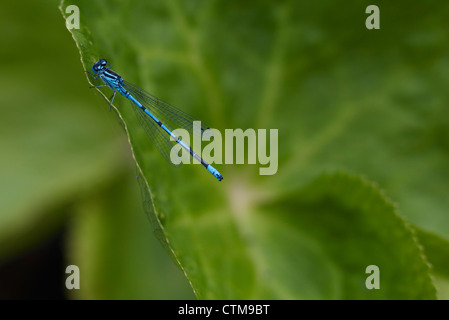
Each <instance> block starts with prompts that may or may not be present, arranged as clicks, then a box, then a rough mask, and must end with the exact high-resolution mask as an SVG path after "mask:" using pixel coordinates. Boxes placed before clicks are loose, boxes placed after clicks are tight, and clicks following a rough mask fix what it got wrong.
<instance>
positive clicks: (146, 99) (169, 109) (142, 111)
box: [89, 59, 223, 181]
mask: <svg viewBox="0 0 449 320" xmlns="http://www.w3.org/2000/svg"><path fill="white" fill-rule="evenodd" d="M111 67H112V66H111V65H110V64H109V63H108V62H107V61H106V60H105V59H100V60H98V61H97V62H96V63H95V64H94V65H93V66H92V71H93V72H94V74H91V73H89V74H90V75H91V76H93V77H94V78H95V79H98V77H100V79H101V80H102V81H103V82H104V84H102V85H98V86H94V87H93V88H99V87H106V86H107V87H109V88H111V89H112V91H113V92H114V94H113V95H112V97H111V99H110V100H111V102H110V106H112V102H113V101H114V98H115V95H116V94H117V91H118V92H119V93H121V94H122V95H123V96H124V97H125V98H128V99H129V100H130V101H131V102H132V103H134V105H136V106H137V108H135V107H133V110H134V111H135V113H136V115H137V118H138V119H139V121H140V123H141V125H142V127H143V129H144V130H145V132H146V134H147V136H148V137H149V138H150V140H151V141H152V142H153V144H154V145H155V146H156V148H157V149H158V150H159V152H160V153H161V154H162V156H163V157H164V158H165V159H166V160H168V161H169V162H170V163H171V164H173V162H172V161H171V159H170V152H171V150H172V148H173V146H174V143H178V144H179V145H180V146H181V147H182V148H184V149H185V150H186V151H187V152H189V154H190V155H191V156H192V157H193V158H195V159H196V160H198V161H199V162H200V163H201V164H202V165H203V166H204V167H205V168H206V169H207V170H208V171H209V172H210V173H212V174H213V175H214V177H215V178H217V179H218V181H221V180H223V176H222V175H221V174H220V172H218V171H217V169H215V168H214V167H212V166H211V165H210V164H208V163H207V162H206V161H204V160H203V158H201V157H200V156H199V155H198V154H196V153H195V152H194V151H193V150H192V148H191V147H190V146H188V145H187V144H185V143H184V142H183V141H182V140H181V139H180V138H179V137H178V136H176V135H175V134H174V133H173V130H174V129H177V128H182V129H186V130H188V131H189V132H194V133H195V132H196V131H198V132H200V133H201V134H203V133H205V131H206V130H208V129H210V128H209V127H208V126H206V125H204V124H203V123H201V122H199V121H196V120H195V119H194V118H193V117H191V116H190V115H188V114H187V113H185V112H183V111H181V110H179V109H177V108H175V107H173V106H171V105H169V104H168V103H166V102H164V101H162V100H160V99H158V98H156V97H154V96H152V95H151V94H149V93H147V92H145V91H144V90H142V89H140V88H138V87H137V86H135V85H133V84H131V83H129V82H126V81H124V80H123V78H122V77H121V76H119V75H118V74H117V73H115V72H114V71H112V70H111ZM198 123H200V125H198ZM195 126H196V128H195ZM170 137H171V138H172V139H173V140H170ZM173 165H174V164H173Z"/></svg>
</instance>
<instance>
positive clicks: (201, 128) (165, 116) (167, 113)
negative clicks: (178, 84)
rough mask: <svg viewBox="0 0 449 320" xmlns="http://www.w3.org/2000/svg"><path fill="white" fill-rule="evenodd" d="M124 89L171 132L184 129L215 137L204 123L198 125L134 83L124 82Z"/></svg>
mask: <svg viewBox="0 0 449 320" xmlns="http://www.w3.org/2000/svg"><path fill="white" fill-rule="evenodd" d="M123 87H124V88H125V89H126V90H128V91H129V93H131V94H132V95H133V96H134V97H135V98H136V99H137V100H139V101H140V103H142V104H143V105H144V106H145V108H147V109H148V110H149V111H150V112H151V113H152V114H154V116H155V117H156V118H158V119H159V120H160V121H161V122H162V123H163V124H164V125H165V126H166V127H167V128H169V129H170V130H171V131H173V130H174V129H178V128H182V129H185V130H187V131H188V132H189V133H190V134H201V135H203V134H206V135H210V136H211V137H212V136H213V135H212V131H211V130H209V129H210V128H209V126H207V125H206V124H205V123H203V122H201V123H200V125H198V124H199V123H197V122H196V123H194V121H199V120H196V119H195V118H194V117H192V116H190V115H189V114H187V113H185V112H184V111H181V110H179V109H178V108H176V107H174V106H172V105H170V104H168V103H166V102H164V101H162V100H160V99H158V98H157V97H155V96H153V95H151V94H149V93H148V92H145V91H144V90H142V89H141V88H139V87H137V86H135V85H133V84H132V83H129V82H126V81H124V85H123ZM139 111H140V110H139Z"/></svg>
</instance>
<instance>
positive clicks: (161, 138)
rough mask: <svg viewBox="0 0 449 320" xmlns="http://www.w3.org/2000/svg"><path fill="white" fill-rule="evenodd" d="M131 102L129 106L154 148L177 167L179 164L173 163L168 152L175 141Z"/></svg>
mask: <svg viewBox="0 0 449 320" xmlns="http://www.w3.org/2000/svg"><path fill="white" fill-rule="evenodd" d="M131 104H132V106H131V107H132V108H133V110H134V112H135V114H136V116H137V118H138V119H139V121H140V124H141V125H142V128H143V129H144V130H145V133H146V134H147V136H148V138H150V140H151V142H152V143H153V144H154V145H155V146H156V149H157V150H158V151H159V152H160V154H161V155H162V156H163V157H164V158H165V160H167V161H168V162H170V163H171V164H172V165H173V166H175V167H179V164H178V165H175V164H174V163H173V162H172V161H171V160H170V152H171V150H172V148H173V146H174V145H175V144H176V142H175V141H171V140H170V136H169V135H168V134H167V132H165V131H164V130H163V129H162V128H161V127H159V126H158V125H157V124H156V123H155V122H154V120H153V119H151V118H150V117H149V116H147V115H146V113H145V112H143V111H142V109H140V108H138V107H137V106H135V105H134V104H133V103H132V102H131Z"/></svg>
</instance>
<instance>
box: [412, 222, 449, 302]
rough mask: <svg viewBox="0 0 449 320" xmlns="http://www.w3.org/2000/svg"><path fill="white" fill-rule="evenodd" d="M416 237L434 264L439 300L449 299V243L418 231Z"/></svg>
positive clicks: (433, 271) (432, 270)
mask: <svg viewBox="0 0 449 320" xmlns="http://www.w3.org/2000/svg"><path fill="white" fill-rule="evenodd" d="M416 235H417V237H418V238H419V241H420V243H421V244H422V245H423V247H424V252H425V254H426V256H427V257H428V259H429V262H430V263H431V264H432V266H433V267H432V269H431V272H432V275H433V277H434V278H435V285H436V287H437V293H438V298H439V299H446V300H448V299H449V268H448V266H449V243H448V241H446V240H444V239H442V238H441V237H438V236H436V235H435V234H432V233H429V232H426V231H423V230H421V229H419V228H418V229H416Z"/></svg>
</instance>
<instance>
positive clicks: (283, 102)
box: [0, 0, 449, 299]
mask: <svg viewBox="0 0 449 320" xmlns="http://www.w3.org/2000/svg"><path fill="white" fill-rule="evenodd" d="M72 3H73V4H76V5H78V6H79V7H80V12H81V29H80V30H74V31H73V37H74V39H72V37H71V34H70V33H69V32H68V31H67V29H66V28H65V25H64V19H63V18H62V16H61V13H60V11H59V10H58V6H59V2H58V1H45V2H36V1H30V0H28V1H25V2H23V3H22V4H21V7H23V8H25V9H21V10H18V9H17V7H16V6H15V5H13V4H12V3H11V4H10V3H5V4H4V5H3V6H2V10H1V12H0V17H1V19H0V23H1V27H2V28H1V30H2V31H1V33H0V34H1V37H2V39H1V43H2V46H1V49H0V50H1V51H0V54H1V60H0V64H1V70H2V72H3V77H2V79H1V80H0V81H2V84H1V88H2V93H3V94H2V95H1V96H0V101H1V104H0V108H1V111H0V112H1V113H0V122H1V125H0V130H1V132H0V134H1V135H0V150H1V152H2V155H1V157H0V161H1V162H0V164H1V165H0V176H1V179H0V183H1V189H2V193H1V198H0V298H2V299H11V298H72V299H166V298H170V299H193V298H195V296H196V297H198V298H277V299H283V298H287V299H292V298H293V299H296V298H302V299H304V298H306V299H307V298H314V299H316V298H318V299H320V298H322V299H344V298H349V299H354V298H360V299H378V298H383V299H392V298H401V299H402V298H415V299H416V298H420V299H432V298H435V297H438V298H447V297H449V290H448V288H449V280H448V279H449V269H448V268H447V267H446V266H448V265H449V254H448V251H449V249H448V248H449V246H448V242H447V239H448V238H449V215H448V212H447V208H448V205H449V194H448V190H449V167H448V165H447V163H448V162H447V159H448V155H449V152H448V151H449V133H448V132H449V131H448V128H449V108H448V101H449V93H448V91H447V88H446V83H449V82H448V80H449V44H448V43H447V41H446V39H447V38H448V33H449V32H448V30H447V28H445V27H444V26H445V23H446V17H447V16H448V14H449V5H446V4H442V3H441V2H436V1H429V2H426V3H425V4H419V5H418V4H410V3H409V2H408V1H396V2H395V3H384V2H380V1H379V3H376V4H377V5H379V7H380V12H381V23H380V25H381V29H380V30H372V31H368V30H367V29H366V28H365V19H366V17H367V14H365V8H366V6H368V5H370V4H374V3H368V2H367V1H349V2H348V1H345V2H343V1H337V2H335V1H321V2H319V3H316V2H312V1H308V2H298V1H280V2H276V3H272V2H269V1H249V2H244V3H243V2H239V1H180V0H170V1H72V2H71V1H66V2H64V4H63V8H65V6H67V5H68V4H72ZM74 40H75V41H74ZM77 46H78V48H77ZM80 54H81V61H80ZM100 57H105V58H107V59H109V60H110V62H111V63H112V65H113V66H114V70H116V71H117V72H118V73H120V74H121V75H122V76H124V77H126V79H127V80H129V81H131V82H134V83H136V84H138V85H140V86H141V87H143V88H145V89H147V90H148V91H150V92H151V93H153V94H155V95H156V96H158V97H160V98H163V99H164V100H166V101H168V102H170V103H172V104H174V105H176V106H178V107H179V108H181V109H183V110H185V111H187V112H189V113H191V114H193V115H198V116H199V117H200V118H201V119H204V120H205V121H206V122H207V123H208V124H209V125H210V126H212V127H215V128H218V129H220V130H223V129H225V128H243V129H245V128H256V129H257V128H267V129H270V128H278V129H279V171H278V173H277V174H276V175H274V176H259V175H258V166H254V165H253V166H251V165H218V166H217V168H218V169H219V170H220V171H221V172H222V173H223V175H224V177H225V180H224V181H223V182H222V183H220V184H219V183H218V182H217V181H215V180H213V178H211V177H210V176H209V175H207V173H205V172H204V170H202V169H200V168H199V167H198V166H184V167H183V168H181V169H173V168H171V167H170V166H168V165H167V164H166V163H164V162H163V160H161V159H160V158H161V157H160V155H158V154H157V153H156V152H154V150H153V149H154V148H153V147H152V146H151V145H150V144H149V142H148V140H146V139H145V137H144V135H143V134H142V132H140V131H139V129H138V128H136V127H137V121H136V119H135V118H134V115H132V112H130V111H129V110H130V109H129V107H130V105H129V103H128V102H126V101H125V99H121V97H118V98H117V99H119V100H118V101H117V100H116V101H115V104H116V108H117V109H114V111H113V112H109V107H108V105H107V103H106V102H105V101H104V99H103V98H102V97H101V95H100V94H98V92H96V91H95V90H93V89H92V90H90V89H89V84H88V82H87V81H86V76H85V73H84V68H85V69H89V68H90V67H91V65H92V63H93V62H94V61H95V60H97V59H98V58H100ZM102 92H103V93H104V94H105V95H106V96H107V97H109V96H110V92H109V91H107V90H102ZM116 114H118V115H120V118H121V120H119V121H118V118H117V116H116ZM117 123H120V124H121V125H118V124H117ZM125 126H126V133H127V134H125V133H124V130H122V128H123V127H125ZM127 135H128V139H127ZM129 143H131V146H132V151H131V149H130V147H129ZM132 152H133V154H132ZM136 162H137V164H138V166H139V168H140V169H141V170H136ZM323 174H324V176H323ZM136 176H140V179H139V180H140V185H141V190H139V184H138V183H137V180H138V179H136ZM149 189H151V193H150V191H149ZM141 192H142V194H143V197H144V204H143V205H142V199H141V196H140V195H141ZM143 207H144V208H145V209H146V213H147V214H148V215H149V218H150V220H151V221H152V222H151V223H150V222H149V221H148V219H147V217H146V216H145V213H144V210H143ZM153 230H154V231H155V233H156V234H157V235H158V237H159V240H160V241H162V243H163V244H164V246H161V244H160V243H159V242H158V240H157V239H156V237H155V236H154V234H153ZM164 247H165V248H164ZM169 255H171V258H172V259H171V258H170V256H169ZM173 260H174V261H173ZM176 263H178V264H179V265H180V266H181V267H182V271H181V268H178V266H177V265H176ZM70 264H75V265H78V266H80V269H81V289H80V290H76V291H69V290H66V289H65V286H64V279H65V277H66V275H65V274H64V270H65V267H66V266H67V265H70ZM369 264H377V265H379V266H380V270H381V277H382V278H381V279H383V280H382V282H381V290H379V291H378V292H375V291H368V290H366V288H365V287H364V281H365V278H366V276H367V275H366V274H365V273H364V270H365V267H366V266H367V265H369ZM429 265H432V268H431V269H429V267H428V266H429ZM184 274H185V275H186V276H187V277H186V276H185V275H184ZM430 275H432V278H431V277H430ZM187 279H189V280H187ZM189 281H190V284H191V286H192V287H193V288H194V291H195V294H194V292H193V290H192V289H191V287H190V285H189ZM435 287H436V288H437V290H438V291H437V293H435Z"/></svg>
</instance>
